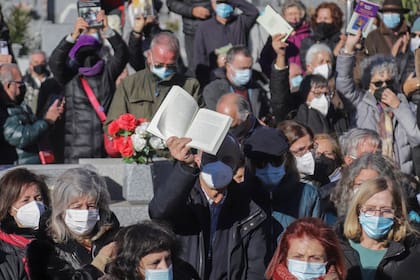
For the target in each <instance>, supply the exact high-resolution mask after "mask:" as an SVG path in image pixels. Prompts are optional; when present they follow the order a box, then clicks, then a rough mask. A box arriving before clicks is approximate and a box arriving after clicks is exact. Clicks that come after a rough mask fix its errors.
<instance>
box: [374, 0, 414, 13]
mask: <svg viewBox="0 0 420 280" xmlns="http://www.w3.org/2000/svg"><path fill="white" fill-rule="evenodd" d="M379 11H380V12H381V13H385V12H395V13H400V14H406V13H408V12H409V11H410V9H407V8H403V6H402V2H401V0H385V1H384V3H383V4H382V9H379Z"/></svg>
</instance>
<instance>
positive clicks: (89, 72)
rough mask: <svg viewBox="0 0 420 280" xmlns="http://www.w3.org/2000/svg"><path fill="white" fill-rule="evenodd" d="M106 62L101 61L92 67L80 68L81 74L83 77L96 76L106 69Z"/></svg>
mask: <svg viewBox="0 0 420 280" xmlns="http://www.w3.org/2000/svg"><path fill="white" fill-rule="evenodd" d="M104 64H105V63H104V61H103V60H102V59H101V60H99V61H98V62H96V64H95V65H93V66H92V67H79V73H80V74H81V75H83V76H96V75H98V74H99V73H101V72H102V70H103V69H104Z"/></svg>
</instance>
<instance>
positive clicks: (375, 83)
mask: <svg viewBox="0 0 420 280" xmlns="http://www.w3.org/2000/svg"><path fill="white" fill-rule="evenodd" d="M372 84H373V85H374V86H375V87H377V88H378V87H382V86H383V85H384V84H386V86H387V87H390V86H392V85H393V84H394V80H386V81H376V82H372Z"/></svg>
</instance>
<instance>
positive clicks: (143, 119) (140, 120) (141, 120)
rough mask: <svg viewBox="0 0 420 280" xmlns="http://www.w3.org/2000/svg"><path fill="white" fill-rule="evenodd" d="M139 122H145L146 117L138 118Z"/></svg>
mask: <svg viewBox="0 0 420 280" xmlns="http://www.w3.org/2000/svg"><path fill="white" fill-rule="evenodd" d="M138 121H139V124H142V123H144V122H147V119H146V118H139V120H138Z"/></svg>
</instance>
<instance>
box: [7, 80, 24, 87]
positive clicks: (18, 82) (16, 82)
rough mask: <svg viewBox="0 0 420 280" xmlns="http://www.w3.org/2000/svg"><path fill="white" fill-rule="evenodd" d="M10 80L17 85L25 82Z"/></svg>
mask: <svg viewBox="0 0 420 280" xmlns="http://www.w3.org/2000/svg"><path fill="white" fill-rule="evenodd" d="M10 82H11V83H15V84H17V85H18V86H19V87H20V86H23V85H24V84H25V82H23V81H10Z"/></svg>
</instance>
